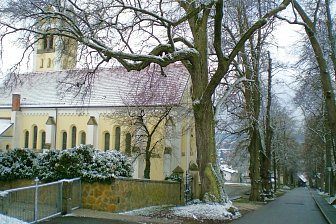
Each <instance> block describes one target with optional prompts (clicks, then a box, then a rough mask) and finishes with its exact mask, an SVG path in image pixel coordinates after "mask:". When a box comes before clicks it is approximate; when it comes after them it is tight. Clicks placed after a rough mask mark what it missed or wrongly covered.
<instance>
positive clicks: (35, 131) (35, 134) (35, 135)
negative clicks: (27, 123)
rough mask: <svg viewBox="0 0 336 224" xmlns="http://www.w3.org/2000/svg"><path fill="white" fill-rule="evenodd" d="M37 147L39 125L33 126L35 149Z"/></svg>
mask: <svg viewBox="0 0 336 224" xmlns="http://www.w3.org/2000/svg"><path fill="white" fill-rule="evenodd" d="M36 148H37V126H36V125H35V126H34V128H33V149H36Z"/></svg>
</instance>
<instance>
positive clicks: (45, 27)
mask: <svg viewBox="0 0 336 224" xmlns="http://www.w3.org/2000/svg"><path fill="white" fill-rule="evenodd" d="M59 6H60V8H58V10H61V9H62V8H63V11H64V13H67V10H71V9H72V6H68V5H67V4H66V2H65V1H63V0H61V1H60V5H59ZM65 9H67V10H65ZM46 10H47V11H51V12H52V11H54V9H53V8H52V7H47V8H46ZM68 16H69V17H70V18H71V14H70V15H68ZM74 21H75V18H74ZM38 23H39V27H40V28H39V29H40V30H41V31H42V32H41V33H46V34H48V35H42V34H41V35H39V36H37V38H38V41H37V44H36V45H35V47H36V51H35V55H34V65H33V66H34V67H33V71H35V72H46V71H60V70H67V69H74V68H75V67H76V61H77V48H78V43H77V41H76V40H73V39H71V38H69V37H64V36H59V35H56V34H57V33H63V34H66V33H67V27H66V25H64V22H63V21H61V20H60V19H51V18H43V19H41V20H40V21H39V22H38ZM53 33H54V34H55V35H52V34H53Z"/></svg>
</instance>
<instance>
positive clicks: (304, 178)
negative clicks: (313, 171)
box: [298, 174, 308, 183]
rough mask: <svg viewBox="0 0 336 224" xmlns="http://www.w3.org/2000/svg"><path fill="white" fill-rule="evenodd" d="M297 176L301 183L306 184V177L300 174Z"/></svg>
mask: <svg viewBox="0 0 336 224" xmlns="http://www.w3.org/2000/svg"><path fill="white" fill-rule="evenodd" d="M298 176H299V178H300V179H301V180H302V181H303V182H305V183H306V182H307V181H308V180H307V179H306V177H305V176H303V175H302V174H300V175H298Z"/></svg>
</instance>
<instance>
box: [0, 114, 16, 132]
mask: <svg viewBox="0 0 336 224" xmlns="http://www.w3.org/2000/svg"><path fill="white" fill-rule="evenodd" d="M12 125H13V124H12V123H11V120H10V119H4V118H0V136H1V135H2V134H3V133H4V132H5V131H7V130H8V128H10V127H11V126H12Z"/></svg>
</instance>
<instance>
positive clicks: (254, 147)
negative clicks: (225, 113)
mask: <svg viewBox="0 0 336 224" xmlns="http://www.w3.org/2000/svg"><path fill="white" fill-rule="evenodd" d="M256 128H258V126H257V124H254V125H253V128H250V134H249V136H250V145H249V146H248V151H249V153H250V167H249V171H250V174H249V175H250V179H251V194H250V198H249V199H250V201H260V200H261V197H260V188H261V179H260V148H261V141H260V135H259V131H256V130H255V129H256Z"/></svg>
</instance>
